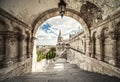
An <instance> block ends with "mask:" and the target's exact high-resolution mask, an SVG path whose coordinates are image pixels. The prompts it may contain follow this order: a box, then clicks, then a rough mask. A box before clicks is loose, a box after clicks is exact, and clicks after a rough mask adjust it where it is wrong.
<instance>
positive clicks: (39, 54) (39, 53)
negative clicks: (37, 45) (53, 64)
mask: <svg viewBox="0 0 120 82" xmlns="http://www.w3.org/2000/svg"><path fill="white" fill-rule="evenodd" d="M43 52H44V50H42V51H39V50H37V52H36V53H37V62H40V61H41V60H42V59H45V58H46V59H52V58H55V56H56V48H55V47H51V48H50V50H49V51H48V52H47V53H46V54H43Z"/></svg>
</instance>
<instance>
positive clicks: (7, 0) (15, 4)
mask: <svg viewBox="0 0 120 82" xmlns="http://www.w3.org/2000/svg"><path fill="white" fill-rule="evenodd" d="M65 1H66V3H67V8H70V9H74V10H76V11H79V12H80V8H81V6H82V5H83V4H84V3H85V2H86V1H90V2H92V3H94V4H95V5H96V6H98V7H99V8H100V9H101V10H102V13H103V18H105V17H106V16H107V15H108V14H109V13H110V12H112V11H114V10H115V9H116V8H118V7H120V0H65ZM58 2H59V0H0V8H2V9H4V10H6V11H7V12H9V13H10V14H12V15H13V16H15V17H17V18H19V19H20V20H22V21H23V22H25V23H26V24H28V25H29V26H31V24H32V23H33V21H34V20H35V19H36V18H37V17H38V15H39V14H40V13H42V12H45V11H47V10H49V9H53V8H58ZM48 14H49V13H48Z"/></svg>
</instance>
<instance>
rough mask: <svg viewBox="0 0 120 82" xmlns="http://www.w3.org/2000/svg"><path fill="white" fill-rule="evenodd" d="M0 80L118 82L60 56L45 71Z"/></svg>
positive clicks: (23, 81)
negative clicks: (85, 69) (81, 67)
mask: <svg viewBox="0 0 120 82" xmlns="http://www.w3.org/2000/svg"><path fill="white" fill-rule="evenodd" d="M2 82H120V79H119V78H116V77H111V76H107V75H101V74H97V73H91V72H87V71H83V70H80V68H79V67H78V66H77V65H76V64H69V63H68V62H66V60H65V59H63V58H60V59H57V60H56V62H55V63H54V64H51V65H50V66H49V67H48V68H47V70H46V72H33V73H29V74H26V75H24V76H19V77H13V78H11V79H7V80H4V81H2Z"/></svg>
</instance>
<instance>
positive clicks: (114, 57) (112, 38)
mask: <svg viewBox="0 0 120 82" xmlns="http://www.w3.org/2000/svg"><path fill="white" fill-rule="evenodd" d="M116 38H117V35H116V34H115V31H114V30H111V31H109V39H110V44H111V50H112V51H111V52H112V53H111V55H112V60H111V61H110V62H109V63H110V64H112V65H114V66H116V63H117V45H116V42H117V41H116Z"/></svg>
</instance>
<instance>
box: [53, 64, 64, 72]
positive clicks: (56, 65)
mask: <svg viewBox="0 0 120 82" xmlns="http://www.w3.org/2000/svg"><path fill="white" fill-rule="evenodd" d="M54 69H55V70H56V71H62V70H64V64H55V67H54Z"/></svg>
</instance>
